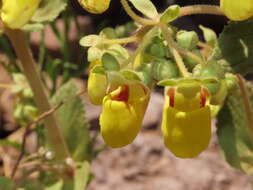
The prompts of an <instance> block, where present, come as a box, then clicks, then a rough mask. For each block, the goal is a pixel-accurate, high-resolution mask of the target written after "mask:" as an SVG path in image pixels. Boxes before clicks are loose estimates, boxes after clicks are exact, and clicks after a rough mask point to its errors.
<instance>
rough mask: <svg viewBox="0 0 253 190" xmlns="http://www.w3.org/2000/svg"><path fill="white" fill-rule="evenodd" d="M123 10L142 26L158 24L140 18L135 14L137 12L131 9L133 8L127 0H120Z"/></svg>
mask: <svg viewBox="0 0 253 190" xmlns="http://www.w3.org/2000/svg"><path fill="white" fill-rule="evenodd" d="M120 2H121V4H122V6H123V8H124V9H125V11H126V13H127V14H128V15H129V16H130V17H131V18H132V19H133V20H135V21H136V22H138V23H140V24H142V25H156V24H157V22H156V21H153V20H150V19H145V18H142V17H140V16H138V15H137V14H135V12H134V11H133V10H132V9H131V7H130V6H129V4H128V2H127V0H120Z"/></svg>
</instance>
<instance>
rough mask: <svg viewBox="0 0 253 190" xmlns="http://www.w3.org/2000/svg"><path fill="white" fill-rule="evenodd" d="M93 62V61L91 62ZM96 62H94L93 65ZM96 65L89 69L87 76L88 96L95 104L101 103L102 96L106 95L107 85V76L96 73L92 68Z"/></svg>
mask: <svg viewBox="0 0 253 190" xmlns="http://www.w3.org/2000/svg"><path fill="white" fill-rule="evenodd" d="M92 64H94V63H92ZM96 64H98V63H95V65H96ZM95 69H96V66H95V67H93V68H92V69H91V70H90V73H89V78H88V87H87V89H88V96H89V98H90V101H91V103H93V104H95V105H101V104H102V102H103V98H104V97H105V95H106V90H107V86H108V82H107V78H106V75H105V74H102V73H96V72H94V70H95Z"/></svg>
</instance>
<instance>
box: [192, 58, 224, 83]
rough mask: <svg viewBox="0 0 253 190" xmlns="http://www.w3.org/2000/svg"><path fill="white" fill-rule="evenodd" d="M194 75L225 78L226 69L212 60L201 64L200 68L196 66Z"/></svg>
mask: <svg viewBox="0 0 253 190" xmlns="http://www.w3.org/2000/svg"><path fill="white" fill-rule="evenodd" d="M193 75H194V76H198V77H216V78H218V79H224V78H225V70H224V67H223V66H222V65H221V64H219V63H217V62H215V61H211V62H208V63H207V64H206V65H201V66H199V68H196V69H195V68H194V71H193Z"/></svg>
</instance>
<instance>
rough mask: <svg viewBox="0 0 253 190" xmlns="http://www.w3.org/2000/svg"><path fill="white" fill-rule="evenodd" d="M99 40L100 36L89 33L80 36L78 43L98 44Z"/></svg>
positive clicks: (85, 45) (86, 45)
mask: <svg viewBox="0 0 253 190" xmlns="http://www.w3.org/2000/svg"><path fill="white" fill-rule="evenodd" d="M101 40H102V38H101V37H100V36H98V35H94V34H91V35H88V36H84V37H82V38H81V40H80V42H79V43H80V45H81V46H84V47H90V46H96V45H98V44H99V43H101Z"/></svg>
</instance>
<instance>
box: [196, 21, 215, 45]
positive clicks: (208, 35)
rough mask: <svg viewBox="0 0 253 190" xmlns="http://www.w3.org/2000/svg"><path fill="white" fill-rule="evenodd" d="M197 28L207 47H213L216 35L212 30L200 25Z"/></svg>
mask: <svg viewBox="0 0 253 190" xmlns="http://www.w3.org/2000/svg"><path fill="white" fill-rule="evenodd" d="M199 28H200V29H201V30H202V32H203V34H204V39H205V41H206V42H207V43H208V45H210V46H212V47H214V46H215V44H216V42H217V35H216V33H215V32H214V31H213V30H212V29H210V28H207V27H204V26H201V25H200V26H199Z"/></svg>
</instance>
